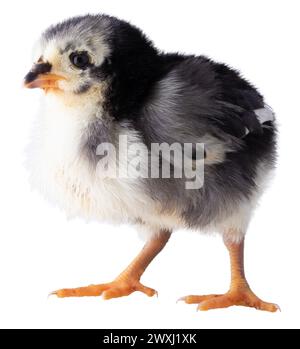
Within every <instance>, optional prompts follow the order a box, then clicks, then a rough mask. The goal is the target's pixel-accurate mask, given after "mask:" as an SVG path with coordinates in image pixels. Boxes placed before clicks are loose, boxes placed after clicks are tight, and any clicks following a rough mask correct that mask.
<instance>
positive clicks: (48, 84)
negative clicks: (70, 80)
mask: <svg viewBox="0 0 300 349" xmlns="http://www.w3.org/2000/svg"><path fill="white" fill-rule="evenodd" d="M61 80H65V78H64V77H63V76H60V75H56V74H50V73H47V74H39V75H38V76H37V78H36V79H34V80H33V81H31V82H26V81H25V87H27V88H37V87H38V88H42V89H44V90H45V89H51V88H52V89H59V88H58V82H59V81H61Z"/></svg>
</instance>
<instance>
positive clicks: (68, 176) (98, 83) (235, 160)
mask: <svg viewBox="0 0 300 349" xmlns="http://www.w3.org/2000/svg"><path fill="white" fill-rule="evenodd" d="M25 85H26V86H27V87H28V88H35V87H39V88H42V89H44V90H45V92H46V94H45V97H43V101H42V108H41V112H40V115H39V118H38V120H37V124H36V127H35V132H34V137H33V141H32V147H31V150H32V151H31V158H30V164H31V165H30V166H31V180H32V183H33V184H34V186H35V187H37V188H38V189H40V191H41V192H42V193H43V194H44V195H45V196H46V197H47V198H48V199H50V200H52V201H53V202H56V203H57V204H58V205H59V206H60V207H62V208H63V209H64V210H65V211H67V213H68V214H69V215H71V216H81V217H84V218H85V219H96V220H99V221H109V222H113V223H130V224H134V225H135V226H137V227H138V228H139V229H140V230H143V231H144V232H146V234H144V236H146V237H147V242H146V244H145V246H144V248H143V250H142V251H141V252H140V254H139V255H138V256H137V257H136V258H135V259H134V261H133V262H132V263H131V264H130V265H129V266H128V267H127V268H126V269H125V270H124V271H123V272H122V273H121V274H120V275H119V276H118V277H117V278H116V279H115V280H114V281H112V282H110V283H105V284H99V285H90V286H87V287H80V288H75V289H61V290H58V291H55V292H54V294H56V295H57V296H58V297H70V296H75V297H80V296H99V295H102V296H103V298H104V299H110V298H114V297H121V296H127V295H129V294H131V293H132V292H134V291H141V292H144V293H145V294H147V295H148V296H153V295H154V294H155V293H156V291H155V290H154V289H152V288H149V287H146V286H144V285H143V284H142V283H141V282H140V278H141V276H142V274H143V272H144V271H145V269H146V268H147V266H148V265H149V263H150V262H151V261H152V260H153V258H154V257H155V256H156V255H157V254H158V253H159V252H160V251H161V250H162V249H163V247H164V246H165V244H166V243H167V241H168V239H169V237H170V236H171V234H172V232H173V231H175V230H177V229H180V228H190V229H193V230H199V231H201V232H218V233H219V234H221V235H222V237H223V239H224V243H225V245H226V247H227V249H228V251H229V255H230V260H231V285H230V289H229V291H228V292H227V293H226V294H223V295H205V296H198V295H191V296H186V297H183V298H181V299H182V300H183V301H185V302H186V303H197V304H198V308H199V309H200V310H208V309H214V308H224V307H229V306H232V305H243V306H249V307H255V308H257V309H261V310H266V311H271V312H275V311H276V310H277V309H278V306H277V305H275V304H272V303H266V302H264V301H262V300H261V299H259V298H258V297H257V296H256V295H255V294H254V293H253V291H252V290H251V289H250V287H249V285H248V283H247V281H246V278H245V274H244V266H243V250H244V237H245V234H246V231H247V226H248V223H249V220H250V218H251V215H252V213H253V211H254V209H255V207H256V203H257V200H258V199H259V197H260V196H261V194H262V192H263V189H264V187H265V183H266V181H267V179H268V178H269V176H270V174H271V173H272V170H273V168H274V163H275V159H276V142H275V140H276V137H275V136H276V126H275V122H274V115H273V112H272V110H271V109H270V107H268V106H267V105H266V104H265V102H264V99H263V97H262V95H261V94H260V93H259V92H258V91H257V90H256V89H255V88H254V87H253V86H252V85H251V84H250V83H249V82H248V81H246V80H245V79H244V78H243V77H241V75H240V74H239V73H238V72H237V71H236V70H234V69H232V68H230V67H228V66H227V65H225V64H222V63H217V62H214V61H212V60H211V59H209V58H207V57H205V56H193V55H182V54H178V53H174V54H173V53H172V54H166V53H163V52H161V51H159V50H158V49H156V48H155V46H154V45H153V44H152V42H151V41H149V39H147V38H146V36H145V35H144V34H143V33H142V32H141V31H140V30H139V29H138V28H136V27H135V26H133V25H131V24H129V23H127V22H125V21H122V20H119V19H117V18H114V17H111V16H107V15H86V16H81V17H75V18H71V19H68V20H66V21H64V22H62V23H59V24H57V25H54V26H51V27H50V28H49V29H47V30H46V31H45V32H44V33H43V35H42V37H41V39H40V41H39V45H38V48H37V53H36V60H35V63H34V65H33V67H32V69H31V71H30V72H29V73H28V74H27V75H26V77H25ZM122 137H123V138H122ZM121 139H122V141H123V139H126V141H127V143H126V144H127V145H129V146H134V145H138V144H139V147H138V149H139V151H138V153H139V154H138V159H139V160H140V161H139V166H140V167H144V169H147V170H148V169H150V167H151V166H150V165H149V161H148V160H149V158H151V155H153V154H152V153H154V152H155V151H154V150H153V149H154V148H153V147H152V146H153V144H158V145H161V144H165V145H166V144H167V145H169V146H171V145H173V144H177V145H178V144H179V145H182V146H183V145H185V144H191V145H192V151H191V154H192V155H191V157H190V159H191V161H192V163H193V166H194V167H195V163H198V162H197V161H198V160H199V159H200V162H201V161H202V163H203V168H202V172H203V185H202V186H200V187H196V188H187V186H186V184H187V178H186V177H187V176H185V175H183V176H181V177H180V176H175V175H174V173H175V165H174V162H172V161H171V160H170V168H171V170H170V176H169V178H165V177H168V176H163V175H162V171H161V170H162V168H161V167H162V164H163V156H161V155H160V154H159V156H158V158H159V161H158V162H157V163H156V164H157V165H156V167H155V166H154V167H155V168H154V169H155V170H158V173H159V175H158V176H151V175H149V176H121V175H117V176H107V175H101V170H100V171H99V168H100V169H101V168H102V169H103V171H104V170H107V168H108V167H110V168H114V169H116V168H117V169H118V168H119V167H120V165H121V164H122V165H124V162H125V165H128V164H129V162H130V166H131V165H132V163H136V161H135V160H136V159H135V157H136V156H137V154H136V153H135V152H134V151H133V150H132V149H136V148H135V147H131V148H130V147H128V149H129V148H130V149H131V150H130V151H128V154H127V157H122V158H120V157H119V155H120V153H121V152H122V151H123V150H124V149H123V148H122V147H120V144H121ZM101 144H110V145H111V146H113V147H114V149H116V154H115V155H116V156H115V157H114V156H105V154H104V153H101V154H99V152H98V149H99V145H101ZM197 144H204V151H202V157H201V156H200V158H199V159H198V157H197V156H198V155H197V154H198V153H197V151H196V150H197V149H196V148H197ZM141 145H142V146H141ZM195 147H196V148H195ZM106 155H107V153H106ZM156 155H157V154H156ZM104 159H105V161H106V165H105V166H101V162H102V161H104ZM124 159H125V160H124ZM152 167H153V166H152ZM194 167H193V168H194ZM152 170H153V168H152ZM199 171H200V170H199ZM104 172H105V171H104ZM153 177H154V178H153Z"/></svg>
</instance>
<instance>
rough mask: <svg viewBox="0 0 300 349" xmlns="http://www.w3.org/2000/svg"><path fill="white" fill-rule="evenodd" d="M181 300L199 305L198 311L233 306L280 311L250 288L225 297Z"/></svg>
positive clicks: (235, 291)
mask: <svg viewBox="0 0 300 349" xmlns="http://www.w3.org/2000/svg"><path fill="white" fill-rule="evenodd" d="M180 300H182V301H184V302H185V303H187V304H195V303H196V304H198V308H197V310H210V309H217V308H227V307H231V306H233V305H241V306H244V307H252V308H256V309H259V310H265V311H270V312H275V311H277V310H279V307H278V305H276V304H273V303H267V302H264V301H262V300H261V299H259V298H258V297H257V296H256V295H255V294H254V293H253V292H252V291H251V290H250V289H248V288H247V289H243V290H230V291H228V292H227V293H225V294H223V295H216V294H211V295H206V296H193V295H191V296H186V297H183V298H181V299H180Z"/></svg>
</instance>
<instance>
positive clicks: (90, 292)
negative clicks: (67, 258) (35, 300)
mask: <svg viewBox="0 0 300 349" xmlns="http://www.w3.org/2000/svg"><path fill="white" fill-rule="evenodd" d="M170 235H171V233H170V232H167V231H163V232H161V233H160V235H157V236H156V237H155V238H153V239H152V240H150V241H148V242H147V243H146V245H145V246H144V248H143V250H142V251H141V252H140V254H139V255H138V256H137V257H136V258H135V259H134V260H133V261H132V263H131V264H130V265H129V266H128V267H127V268H126V269H125V270H124V271H123V272H122V273H121V274H120V275H119V276H118V277H117V278H116V279H115V280H114V281H112V282H109V283H106V284H99V285H90V286H86V287H78V288H64V289H61V290H58V291H54V292H52V293H51V294H54V295H56V296H57V297H60V298H63V297H84V296H100V295H102V297H103V298H104V299H110V298H116V297H122V296H128V295H129V294H131V293H133V292H135V291H140V292H143V293H145V294H146V295H147V296H149V297H152V296H153V295H155V294H156V293H157V292H156V291H155V290H154V289H152V288H149V287H146V286H144V285H142V284H141V283H140V278H141V276H142V275H143V273H144V271H145V270H146V268H147V267H148V265H149V264H150V263H151V261H152V260H153V259H154V257H155V256H156V255H158V254H159V252H160V251H161V250H162V249H163V248H164V246H165V245H166V243H167V242H168V240H169V238H170Z"/></svg>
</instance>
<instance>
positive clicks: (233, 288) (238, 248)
mask: <svg viewBox="0 0 300 349" xmlns="http://www.w3.org/2000/svg"><path fill="white" fill-rule="evenodd" d="M224 242H225V245H226V247H227V249H228V251H229V255H230V263H231V284H230V288H229V291H228V292H227V293H225V294H223V295H217V294H211V295H206V296H186V297H183V298H181V299H180V300H183V301H185V302H186V303H187V304H194V303H198V304H199V305H198V310H210V309H216V308H227V307H230V306H233V305H242V306H245V307H253V308H256V309H260V310H266V311H271V312H275V311H277V310H278V309H279V307H278V306H277V305H276V304H272V303H267V302H264V301H262V300H261V299H259V298H258V297H257V296H256V295H255V294H254V293H253V291H252V290H251V289H250V286H249V284H248V282H247V280H246V277H245V272H244V240H243V241H242V242H240V243H233V242H228V241H226V240H224Z"/></svg>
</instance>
